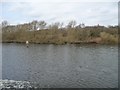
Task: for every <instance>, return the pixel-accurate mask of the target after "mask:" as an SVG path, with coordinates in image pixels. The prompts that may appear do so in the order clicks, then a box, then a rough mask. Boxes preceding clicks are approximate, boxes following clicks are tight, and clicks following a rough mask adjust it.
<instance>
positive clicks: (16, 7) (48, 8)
mask: <svg viewBox="0 0 120 90" xmlns="http://www.w3.org/2000/svg"><path fill="white" fill-rule="evenodd" d="M8 1H9V0H8ZM8 1H5V0H3V2H2V3H0V6H2V20H7V21H8V22H9V23H10V24H20V23H26V22H31V21H32V20H38V21H40V20H45V21H46V22H47V23H53V22H58V21H59V22H64V23H65V24H67V23H68V22H69V21H70V20H76V21H77V23H82V22H83V23H85V24H86V25H97V24H100V25H105V26H107V25H117V24H118V2H117V0H113V1H114V2H112V0H109V1H110V2H107V1H108V0H107V1H106V2H99V0H98V1H96V2H88V1H86V2H79V1H78V0H77V1H76V0H75V1H74V0H73V1H71V0H69V1H68V0H66V2H65V0H64V1H63V0H61V1H59V0H58V1H59V2H56V1H54V0H51V2H50V0H45V1H43V2H42V1H41V0H40V1H39V2H36V1H35V0H31V1H29V2H27V1H26V2H15V1H14V0H13V1H9V2H8ZM104 1H105V0H104ZM115 1H116V2H115Z"/></svg>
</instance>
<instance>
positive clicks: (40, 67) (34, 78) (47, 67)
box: [2, 44, 118, 88]
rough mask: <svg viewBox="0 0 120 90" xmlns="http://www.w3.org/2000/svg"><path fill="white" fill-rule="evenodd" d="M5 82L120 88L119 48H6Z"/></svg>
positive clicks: (7, 45) (99, 46)
mask: <svg viewBox="0 0 120 90" xmlns="http://www.w3.org/2000/svg"><path fill="white" fill-rule="evenodd" d="M2 54H3V55H2V70H3V71H2V78H3V79H10V80H19V81H30V82H36V84H37V85H38V87H41V88H44V87H49V88H56V87H57V88H65V87H66V88H96V87H97V88H106V87H107V88H108V87H112V88H114V87H118V48H117V46H110V45H39V44H31V45H30V47H29V48H26V46H25V45H24V44H3V46H2Z"/></svg>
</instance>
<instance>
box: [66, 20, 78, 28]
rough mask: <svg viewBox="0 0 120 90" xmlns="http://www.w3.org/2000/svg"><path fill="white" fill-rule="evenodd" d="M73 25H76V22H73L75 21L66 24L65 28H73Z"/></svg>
mask: <svg viewBox="0 0 120 90" xmlns="http://www.w3.org/2000/svg"><path fill="white" fill-rule="evenodd" d="M75 25H76V21H75V20H72V21H70V22H69V23H68V25H67V28H74V27H75Z"/></svg>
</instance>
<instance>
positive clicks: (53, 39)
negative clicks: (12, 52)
mask: <svg viewBox="0 0 120 90" xmlns="http://www.w3.org/2000/svg"><path fill="white" fill-rule="evenodd" d="M3 25H4V24H3ZM36 25H38V26H39V28H40V29H39V30H38V31H37V28H33V26H36ZM46 25H47V23H46V22H45V21H39V22H38V21H32V22H31V23H25V24H18V25H4V26H3V27H2V42H17V43H24V42H25V41H29V42H30V43H40V44H67V43H72V44H81V43H98V44H117V43H118V37H119V35H118V26H110V27H105V26H100V25H97V26H85V25H84V24H83V26H84V27H82V26H81V24H79V25H76V22H75V21H71V22H69V23H68V25H67V26H65V27H64V28H63V27H62V25H63V23H59V22H57V23H53V24H51V25H47V26H46ZM45 28H47V29H45ZM0 35H1V34H0Z"/></svg>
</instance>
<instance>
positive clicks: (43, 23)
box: [38, 21, 47, 29]
mask: <svg viewBox="0 0 120 90" xmlns="http://www.w3.org/2000/svg"><path fill="white" fill-rule="evenodd" d="M46 25H47V23H46V22H45V21H39V22H38V27H40V29H44V28H45V26H46Z"/></svg>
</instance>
